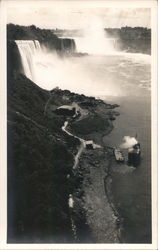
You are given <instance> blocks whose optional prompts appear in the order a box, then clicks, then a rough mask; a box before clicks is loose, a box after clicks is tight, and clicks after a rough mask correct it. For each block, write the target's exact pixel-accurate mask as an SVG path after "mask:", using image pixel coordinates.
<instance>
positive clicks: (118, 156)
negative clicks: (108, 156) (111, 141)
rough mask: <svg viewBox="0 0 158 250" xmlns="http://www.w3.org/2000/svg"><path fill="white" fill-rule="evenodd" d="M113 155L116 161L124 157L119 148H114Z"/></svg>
mask: <svg viewBox="0 0 158 250" xmlns="http://www.w3.org/2000/svg"><path fill="white" fill-rule="evenodd" d="M114 156H115V159H116V161H117V162H124V160H125V158H124V156H123V153H122V151H121V150H120V149H119V148H114Z"/></svg>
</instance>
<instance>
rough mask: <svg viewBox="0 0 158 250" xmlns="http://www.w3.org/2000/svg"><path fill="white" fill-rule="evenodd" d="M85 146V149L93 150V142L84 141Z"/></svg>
mask: <svg viewBox="0 0 158 250" xmlns="http://www.w3.org/2000/svg"><path fill="white" fill-rule="evenodd" d="M85 144H86V148H87V149H94V146H93V141H86V142H85Z"/></svg>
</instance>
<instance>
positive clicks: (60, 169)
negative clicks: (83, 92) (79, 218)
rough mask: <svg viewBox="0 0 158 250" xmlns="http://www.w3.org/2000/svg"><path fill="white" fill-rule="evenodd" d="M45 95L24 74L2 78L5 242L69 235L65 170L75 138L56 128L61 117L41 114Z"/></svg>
mask: <svg viewBox="0 0 158 250" xmlns="http://www.w3.org/2000/svg"><path fill="white" fill-rule="evenodd" d="M49 97H50V93H49V92H48V91H45V90H42V89H40V88H39V87H38V86H36V85H35V84H34V83H33V82H31V81H30V80H29V79H27V78H26V77H25V76H24V75H17V76H16V78H15V77H13V78H12V77H11V78H8V118H7V119H8V242H10V243H14V242H62V243H64V242H67V241H68V242H71V241H72V233H71V227H70V219H69V210H68V195H69V193H70V185H69V183H68V181H67V174H71V172H72V166H73V153H72V152H73V151H72V150H71V148H74V149H75V147H76V145H77V144H78V141H77V140H75V139H73V138H69V137H68V136H66V135H65V134H64V133H63V132H62V131H61V126H62V125H63V123H64V120H65V118H64V117H58V116H55V115H54V117H51V118H49V117H46V115H44V108H45V105H46V102H47V100H48V99H49ZM72 188H73V186H72V185H71V189H72ZM61 225H62V227H61ZM52 235H53V237H52Z"/></svg>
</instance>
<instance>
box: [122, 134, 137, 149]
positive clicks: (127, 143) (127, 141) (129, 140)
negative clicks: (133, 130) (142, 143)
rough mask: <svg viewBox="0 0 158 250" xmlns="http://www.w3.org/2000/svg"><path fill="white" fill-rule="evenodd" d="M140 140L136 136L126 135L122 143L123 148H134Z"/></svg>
mask: <svg viewBox="0 0 158 250" xmlns="http://www.w3.org/2000/svg"><path fill="white" fill-rule="evenodd" d="M137 143H138V141H137V140H136V138H135V137H131V136H124V137H123V143H122V144H121V145H120V147H121V148H127V149H128V148H132V147H133V146H134V145H135V144H137Z"/></svg>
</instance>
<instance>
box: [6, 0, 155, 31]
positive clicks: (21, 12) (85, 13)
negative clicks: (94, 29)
mask: <svg viewBox="0 0 158 250" xmlns="http://www.w3.org/2000/svg"><path fill="white" fill-rule="evenodd" d="M96 19H97V20H99V21H100V22H101V23H102V26H103V27H112V28H120V27H125V26H130V27H136V26H140V27H147V28H150V8H146V7H145V8H144V7H141V8H140V7H139V8H138V7H133V6H129V5H121V4H119V5H116V4H115V5H112V6H111V5H107V2H106V1H105V2H104V1H91V2H90V1H58V2H56V1H37V0H34V1H33V0H32V1H25V0H23V1H19V0H14V1H9V0H8V2H7V22H8V23H15V24H19V25H32V24H34V25H36V26H38V27H40V28H50V29H55V28H58V29H82V28H88V27H89V26H91V24H92V23H93V24H94V23H95V20H96Z"/></svg>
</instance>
